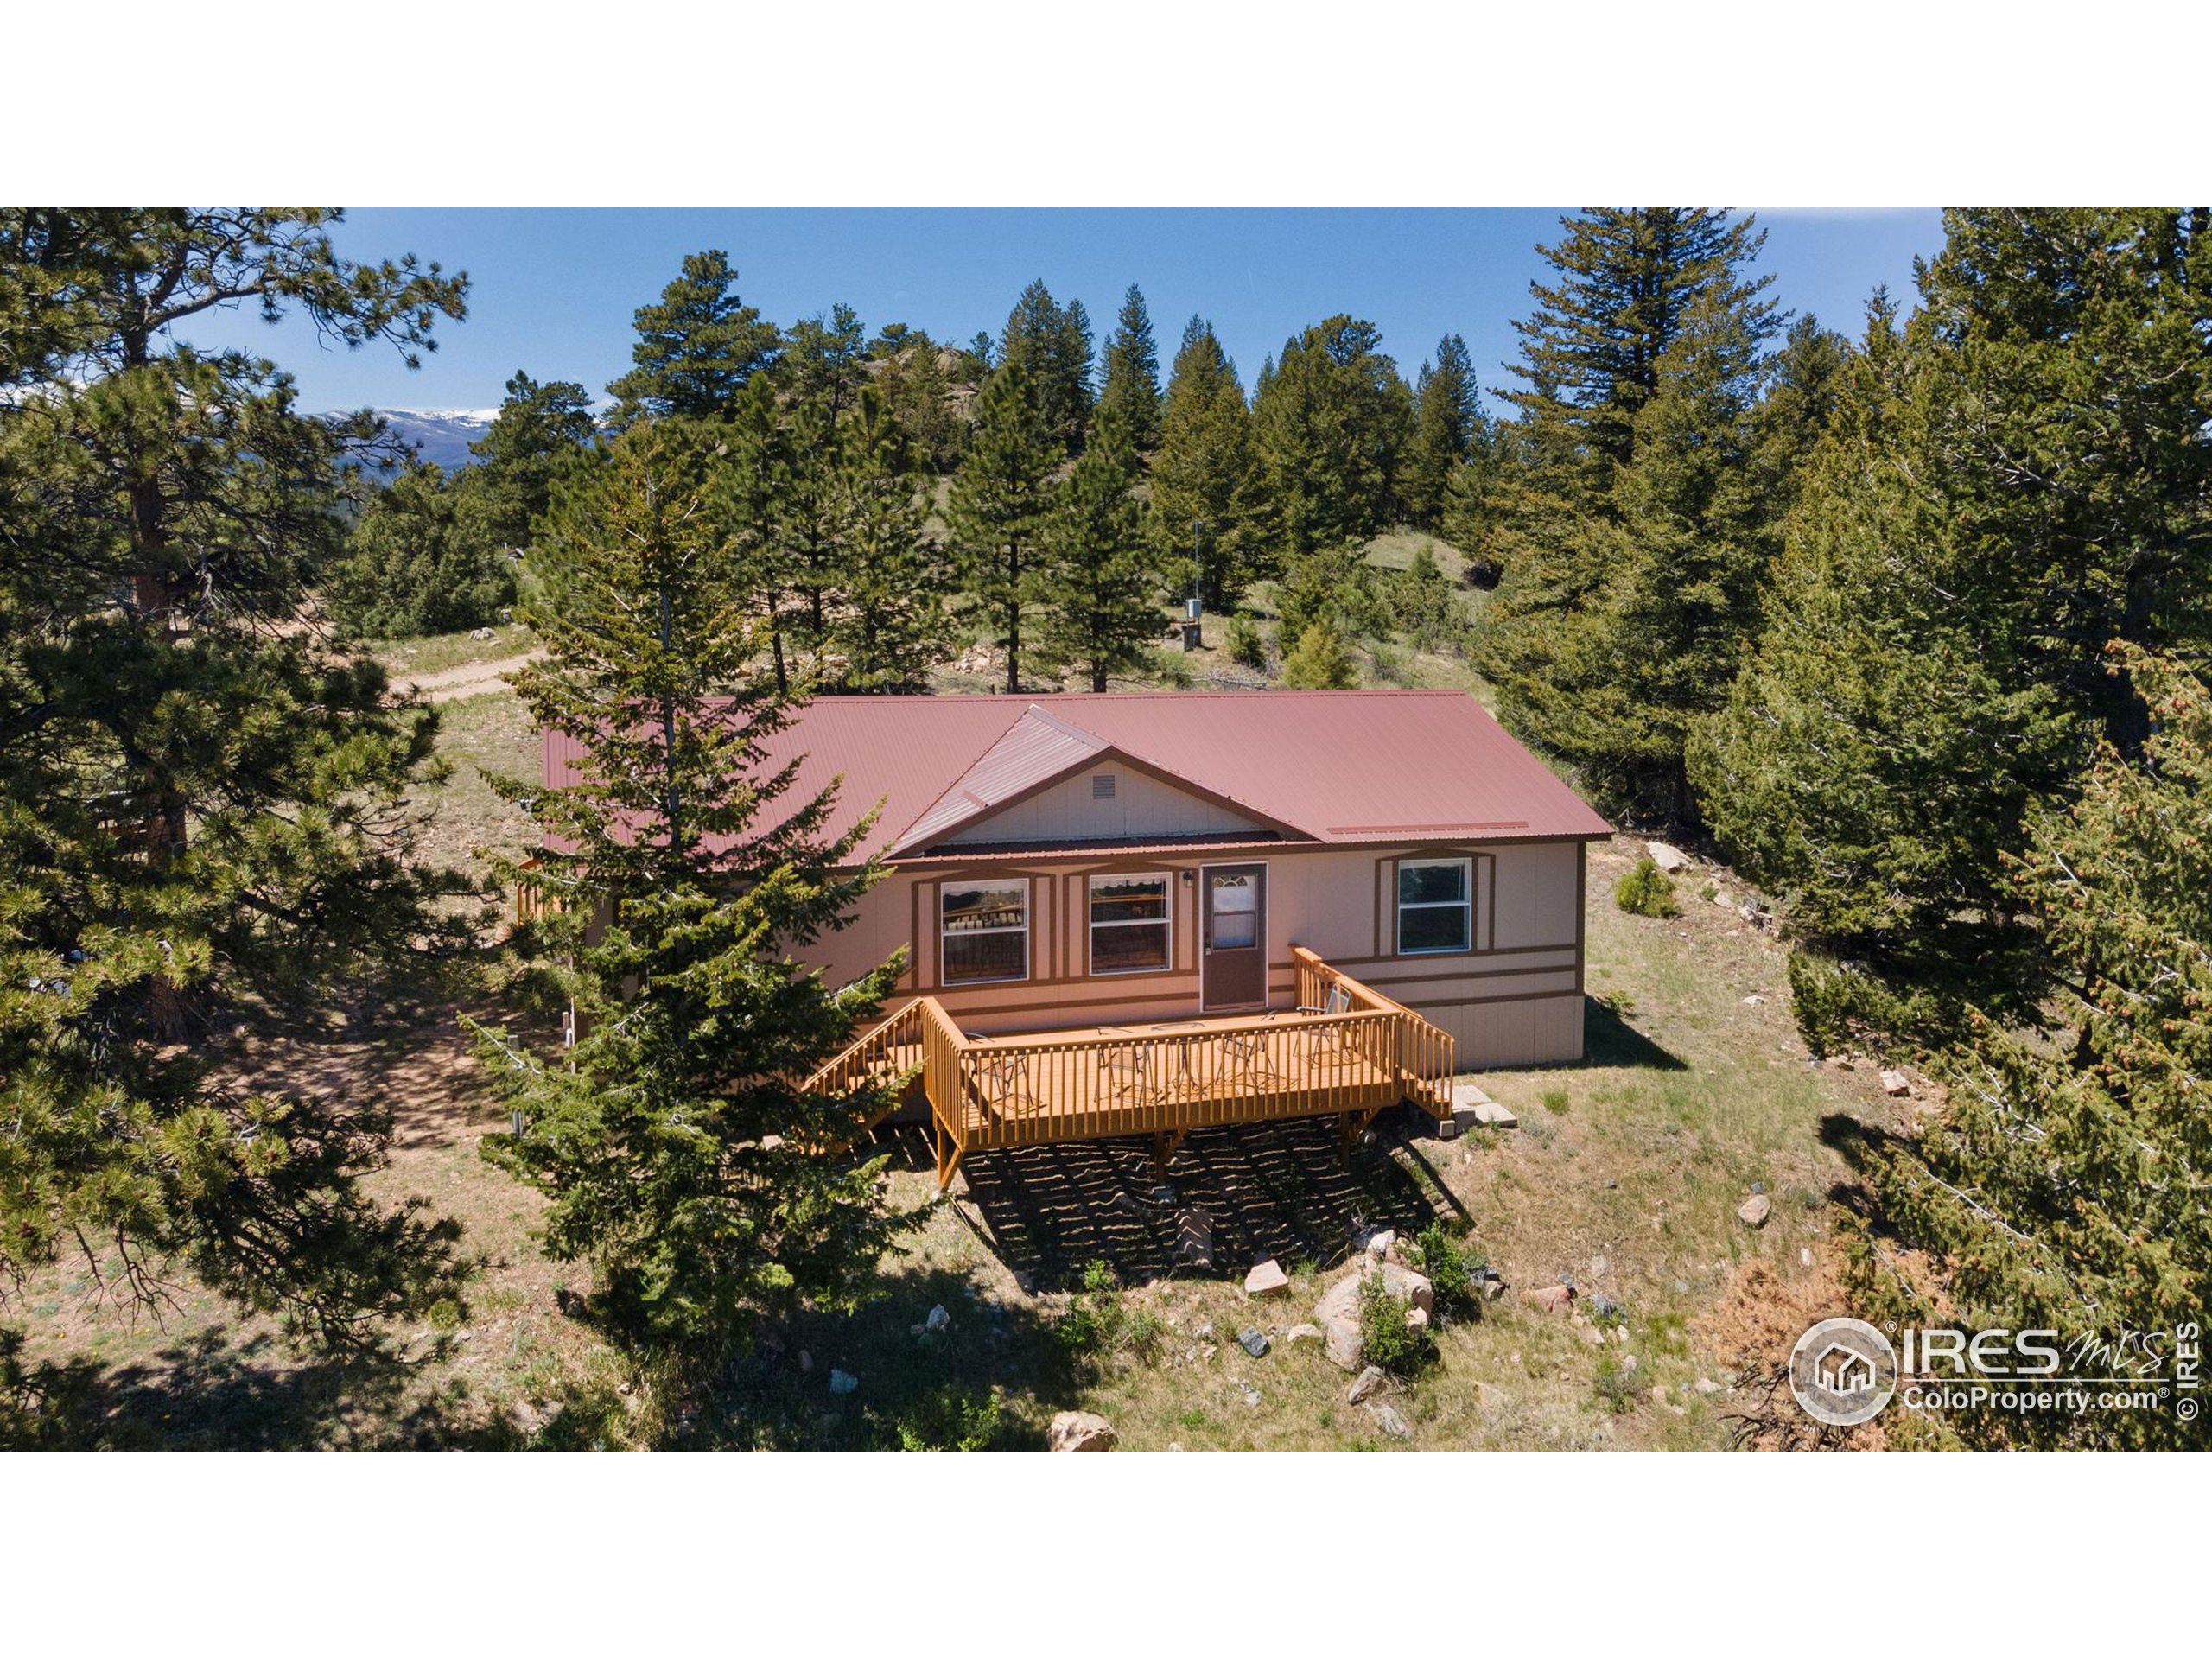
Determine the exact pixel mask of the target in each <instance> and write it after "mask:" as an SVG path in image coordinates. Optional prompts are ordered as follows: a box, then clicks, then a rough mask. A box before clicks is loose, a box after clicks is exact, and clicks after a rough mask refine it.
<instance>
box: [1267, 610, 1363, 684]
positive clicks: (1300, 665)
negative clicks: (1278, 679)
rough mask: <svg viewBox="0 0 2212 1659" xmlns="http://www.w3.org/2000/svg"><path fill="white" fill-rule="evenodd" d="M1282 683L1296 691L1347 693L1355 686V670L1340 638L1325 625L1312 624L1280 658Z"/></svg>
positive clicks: (1348, 647) (1357, 677) (1348, 652)
mask: <svg viewBox="0 0 2212 1659" xmlns="http://www.w3.org/2000/svg"><path fill="white" fill-rule="evenodd" d="M1282 683H1283V684H1284V685H1286V686H1287V687H1289V688H1290V689H1292V690H1298V691H1349V690H1353V689H1354V688H1356V687H1357V685H1358V684H1359V669H1358V666H1357V664H1354V663H1353V661H1352V658H1351V647H1350V646H1348V645H1345V644H1344V636H1343V635H1341V634H1339V633H1338V632H1337V631H1336V629H1335V628H1333V627H1332V626H1330V625H1329V624H1328V623H1326V622H1315V623H1312V624H1310V625H1308V626H1307V627H1306V631H1305V632H1303V633H1301V634H1300V636H1299V639H1298V648H1297V649H1296V650H1294V651H1293V652H1291V653H1290V655H1289V656H1287V657H1286V658H1283V664H1282Z"/></svg>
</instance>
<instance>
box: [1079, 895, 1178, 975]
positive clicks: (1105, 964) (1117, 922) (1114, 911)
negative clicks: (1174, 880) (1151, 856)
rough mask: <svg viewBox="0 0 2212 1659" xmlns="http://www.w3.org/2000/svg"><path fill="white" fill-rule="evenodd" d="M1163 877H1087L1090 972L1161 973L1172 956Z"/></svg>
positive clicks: (1171, 960)
mask: <svg viewBox="0 0 2212 1659" xmlns="http://www.w3.org/2000/svg"><path fill="white" fill-rule="evenodd" d="M1167 891H1168V889H1167V878H1166V876H1164V875H1094V876H1092V877H1091V878H1090V971H1091V972H1092V973H1094V974H1164V973H1166V971H1167V968H1168V964H1169V963H1171V962H1173V960H1174V958H1173V956H1172V955H1170V941H1169V937H1168V934H1169V922H1168V904H1167Z"/></svg>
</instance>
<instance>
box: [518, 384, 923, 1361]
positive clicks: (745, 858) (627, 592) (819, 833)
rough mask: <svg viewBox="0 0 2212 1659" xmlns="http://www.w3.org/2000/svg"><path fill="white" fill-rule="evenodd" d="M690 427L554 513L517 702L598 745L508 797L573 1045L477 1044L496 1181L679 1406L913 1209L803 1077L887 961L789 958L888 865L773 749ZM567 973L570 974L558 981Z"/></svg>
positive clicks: (760, 683)
mask: <svg viewBox="0 0 2212 1659" xmlns="http://www.w3.org/2000/svg"><path fill="white" fill-rule="evenodd" d="M713 465H714V458H713V456H712V454H711V452H710V451H708V450H707V449H706V448H705V447H704V445H703V444H702V442H701V435H700V433H699V432H698V430H697V429H692V428H687V427H685V426H683V425H682V424H677V425H675V426H659V425H643V426H639V427H638V428H635V429H632V430H631V431H629V432H627V433H626V434H625V435H623V436H622V437H621V438H620V440H619V441H618V442H616V443H615V445H614V446H613V453H612V454H611V455H610V456H609V458H608V461H607V464H606V465H605V466H603V467H599V468H596V469H594V471H593V472H592V473H591V474H587V475H586V476H585V477H584V478H583V479H582V480H581V481H580V482H579V484H578V485H577V486H575V487H573V488H571V489H570V490H569V491H568V492H566V493H564V495H563V499H562V501H561V503H560V504H559V505H558V506H557V507H556V512H555V517H556V521H557V524H558V537H557V540H558V543H559V544H560V545H561V546H563V548H565V549H566V550H567V557H566V559H565V562H564V563H563V567H562V569H561V572H560V574H561V576H562V578H563V580H562V582H561V583H560V584H559V586H558V587H557V588H555V587H554V586H553V585H552V584H550V583H549V584H547V585H546V588H545V589H544V591H546V592H547V593H549V594H557V597H556V598H554V599H552V600H550V601H548V602H547V603H545V604H543V605H541V606H537V607H533V608H532V609H531V612H530V613H529V620H530V621H531V624H532V626H535V627H536V628H537V631H538V632H539V633H540V635H541V637H543V639H544V640H545V642H546V652H547V654H546V657H545V658H544V659H543V661H542V662H541V663H539V664H536V665H534V666H533V667H531V669H530V670H528V671H525V672H524V673H523V674H522V675H520V676H518V678H517V682H516V690H517V693H518V696H520V697H521V698H522V700H523V702H524V704H525V705H526V706H527V707H528V708H529V709H530V710H531V714H532V715H534V716H535V718H536V719H537V721H538V722H539V723H540V724H541V725H543V726H544V727H545V728H548V729H549V730H553V731H559V732H565V733H568V734H570V735H572V736H573V737H574V738H575V740H576V741H577V742H578V743H579V744H581V745H582V749H583V752H584V756H585V764H584V765H583V766H582V768H581V771H580V774H579V779H578V781H577V782H575V784H573V785H569V786H567V787H564V788H560V789H556V790H550V791H549V790H543V789H541V788H540V787H539V786H538V785H537V783H536V781H535V780H529V779H510V780H505V781H504V782H503V783H502V784H501V785H500V787H501V788H502V791H503V792H505V794H507V795H508V796H509V797H510V798H513V799H516V800H524V799H527V800H529V801H530V802H531V811H532V813H533V815H534V816H535V817H536V818H537V821H538V822H539V823H542V824H543V826H544V827H545V829H546V831H547V835H548V842H547V845H546V847H545V849H544V850H543V852H542V853H541V854H540V855H539V861H540V863H539V868H538V869H537V871H535V872H533V875H534V879H536V880H539V881H541V882H543V884H544V885H545V886H546V887H548V888H549V889H550V891H551V892H552V893H555V894H556V895H557V896H558V897H559V899H561V901H562V905H563V908H562V909H561V910H560V911H559V912H557V913H556V914H555V915H553V916H552V917H551V918H549V919H548V920H547V921H546V922H545V923H544V924H543V925H542V927H543V936H542V938H538V939H537V940H535V941H533V943H534V944H537V945H538V946H540V947H542V948H543V950H544V951H545V952H546V953H547V954H546V956H545V957H544V958H543V961H545V962H546V963H548V964H549V966H548V968H547V969H546V971H548V972H549V973H550V975H551V976H552V977H553V979H554V981H555V982H556V984H557V987H558V988H559V989H560V990H561V991H563V992H564V993H566V995H568V996H569V998H570V999H571V1000H572V1003H573V1007H574V1009H575V1015H576V1028H577V1031H578V1033H580V1034H579V1035H578V1037H577V1039H576V1041H575V1046H574V1047H573V1048H572V1049H570V1050H569V1051H568V1052H566V1053H565V1054H564V1053H563V1052H561V1051H560V1050H559V1049H557V1048H554V1049H550V1050H547V1049H543V1048H541V1047H538V1046H534V1045H532V1044H531V1043H529V1042H527V1041H525V1040H524V1039H523V1038H521V1037H519V1036H518V1034H516V1033H514V1032H512V1031H510V1030H499V1029H481V1028H480V1046H481V1049H482V1052H483V1053H484V1056H485V1058H486V1063H487V1064H488V1065H491V1066H492V1067H493V1068H494V1070H495V1071H497V1073H498V1074H499V1076H500V1077H502V1078H503V1079H504V1080H505V1084H506V1086H507V1088H508V1090H509V1091H510V1092H511V1094H512V1099H513V1102H514V1104H515V1107H516V1109H518V1111H519V1112H520V1113H521V1115H522V1123H523V1127H522V1129H521V1132H520V1133H519V1134H518V1135H499V1136H493V1137H490V1138H488V1139H487V1141H486V1153H487V1155H489V1156H490V1157H491V1158H492V1159H493V1161H495V1162H497V1163H499V1165H501V1166H503V1167H505V1168H507V1169H509V1170H511V1171H512V1172H513V1173H516V1174H517V1175H518V1176H520V1177H521V1178H522V1179H524V1180H526V1181H528V1182H530V1183H531V1185H534V1186H537V1188H538V1189H539V1190H541V1191H542V1192H544V1193H545V1194H546V1195H547V1196H548V1198H550V1200H551V1203H550V1207H549V1208H548V1210H547V1211H546V1215H545V1237H546V1243H547V1247H548V1249H550V1251H551V1253H552V1254H553V1255H555V1256H556V1259H560V1260H563V1261H585V1262H589V1263H590V1264H591V1266H592V1268H593V1271H594V1278H595V1281H596V1289H595V1293H594V1298H593V1309H592V1311H593V1314H594V1319H595V1320H596V1321H597V1322H598V1323H599V1324H600V1325H601V1327H602V1328H603V1329H604V1330H606V1331H607V1333H608V1334H609V1335H610V1336H611V1337H612V1338H613V1339H614V1340H616V1341H617V1342H618V1343H619V1344H621V1345H622V1346H623V1347H624V1348H625V1350H626V1351H627V1352H629V1353H630V1354H631V1355H632V1356H633V1357H635V1358H636V1359H637V1360H638V1361H639V1363H640V1364H641V1365H642V1366H643V1367H644V1368H645V1369H646V1370H647V1371H648V1373H649V1374H650V1375H652V1376H656V1377H657V1378H658V1379H660V1380H662V1381H664V1382H665V1383H668V1384H669V1385H671V1389H672V1390H673V1391H674V1392H676V1393H677V1394H678V1395H682V1394H685V1393H688V1392H689V1391H690V1390H691V1389H696V1388H698V1387H701V1386H702V1385H703V1384H705V1383H708V1382H709V1380H710V1379H711V1378H712V1377H713V1376H714V1375H715V1371H716V1370H717V1369H718V1367H719V1365H720V1363H721V1362H722V1361H724V1360H725V1359H726V1358H727V1357H728V1356H729V1355H731V1354H733V1353H736V1352H740V1351H743V1350H744V1349H745V1347H746V1346H747V1344H748V1342H749V1340H750V1334H751V1331H752V1328H753V1320H754V1319H756V1318H760V1317H764V1316H765V1317H768V1318H782V1317H787V1316H788V1315H789V1314H791V1313H793V1312H794V1311H796V1310H797V1309H798V1308H799V1307H801V1306H809V1305H812V1306H825V1307H849V1306H852V1305H853V1304H854V1303H855V1302H856V1301H857V1300H860V1299H861V1298H862V1297H863V1296H865V1295H866V1294H868V1290H869V1289H870V1287H871V1286H872V1283H873V1276H874V1268H875V1266H876V1263H877V1262H878V1260H879V1259H880V1256H881V1255H882V1254H883V1253H884V1251H885V1250H886V1249H888V1248H889V1247H890V1244H891V1242H892V1239H893V1236H894V1234H895V1232H896V1231H897V1230H898V1229H899V1226H900V1225H901V1224H902V1221H903V1219H904V1218H902V1217H899V1216H896V1215H894V1214H893V1213H892V1212H891V1211H889V1210H887V1208H886V1206H885V1205H884V1203H883V1201H882V1198H881V1196H880V1189H879V1181H880V1174H881V1171H882V1167H883V1160H881V1159H875V1160H868V1161H864V1162H856V1161H853V1160H849V1159H847V1158H844V1157H842V1156H837V1155H833V1148H835V1147H840V1146H842V1144H843V1143H844V1142H845V1141H848V1140H849V1129H848V1128H847V1127H846V1126H847V1124H848V1123H849V1118H848V1116H847V1115H846V1114H847V1111H848V1110H849V1109H848V1108H847V1107H846V1106H844V1105H842V1104H840V1103H824V1102H823V1101H820V1100H817V1099H815V1098H812V1097H810V1096H805V1095H804V1094H802V1093H801V1092H800V1091H799V1090H798V1086H797V1084H796V1083H795V1081H794V1079H795V1078H797V1077H803V1076H804V1075H805V1074H806V1072H807V1071H809V1070H810V1068H811V1067H812V1066H813V1065H816V1064H817V1062H818V1061H819V1060H821V1059H823V1058H827V1057H828V1056H829V1054H831V1053H832V1052H835V1051H836V1049H837V1047H838V1046H841V1045H842V1043H844V1042H845V1041H846V1040H847V1039H849V1036H850V1034H851V1033H852V1031H853V1029H854V1027H855V1024H856V1023H857V1022H859V1021H861V1020H866V1019H867V1018H868V1017H869V1016H870V1014H872V1013H873V1011H874V1008H875V1007H876V1006H877V1004H878V1003H879V1002H880V1000H881V998H882V996H883V995H884V994H885V993H886V992H887V991H888V990H889V989H890V988H891V986H892V984H893V982H894V981H895V979H896V977H897V975H898V973H899V967H900V964H899V962H897V961H893V962H892V963H887V964H885V965H884V966H883V967H882V968H881V969H878V970H876V971H874V972H873V973H870V974H868V975H865V976H862V977H861V979H860V980H858V981H857V982H855V983H854V984H853V985H850V986H849V987H845V988H842V989H833V988H829V987H828V986H826V985H824V984H823V982H822V981H821V979H820V977H819V976H818V974H817V972H816V971H815V970H814V969H809V968H805V967H803V966H801V965H799V964H798V963H794V962H793V961H791V958H790V957H789V955H788V952H790V951H791V950H794V949H796V948H798V947H799V946H801V945H804V944H807V943H809V942H810V941H812V940H814V939H816V938H819V937H820V936H821V935H822V934H823V933H825V932H827V931H831V930H834V929H836V928H839V927H842V926H843V925H845V922H846V920H847V918H848V916H849V912H850V910H851V908H852V906H853V904H854V903H855V900H857V899H859V897H860V896H861V894H862V893H865V892H866V891H867V890H868V888H869V887H871V886H873V885H874V883H875V882H876V881H877V880H880V879H881V875H882V874H883V873H882V870H881V868H880V867H879V866H877V865H876V864H874V862H873V861H868V860H867V859H865V858H863V857H862V856H861V852H860V848H861V842H862V840H863V838H864V836H865V835H866V833H867V826H866V825H865V824H863V825H861V826H860V827H856V828H855V829H852V830H849V831H848V832H846V833H845V834H843V835H842V836H826V835H825V834H824V831H823V824H824V823H825V821H826V819H827V817H828V814H829V810H830V807H831V804H832V801H833V798H834V789H832V790H829V791H823V793H821V794H819V795H816V796H814V797H812V798H798V796H796V795H795V793H794V791H793V779H794V774H795V766H793V765H786V766H770V765H768V764H767V763H766V761H765V760H763V757H762V753H761V746H762V744H763V743H764V742H766V741H767V740H768V739H770V738H771V737H772V735H773V734H775V733H776V732H778V731H779V730H780V729H782V728H784V727H785V725H786V724H787V723H788V722H789V721H790V720H791V717H792V715H793V713H794V712H795V709H796V707H797V705H796V703H795V702H794V700H793V699H792V698H791V696H788V695H787V694H785V692H783V691H782V690H779V689H778V687H777V686H776V685H775V683H773V681H772V680H768V679H764V678H763V677H762V676H761V675H760V671H759V669H758V666H757V664H758V662H759V658H760V650H761V647H762V645H764V643H765V640H764V639H763V633H764V623H763V620H762V619H761V617H760V614H759V613H758V611H757V609H756V608H755V606H754V603H753V595H754V594H756V593H757V591H758V590H759V588H760V577H759V576H758V575H755V574H753V573H749V572H747V570H745V569H743V568H742V564H741V561H740V560H738V559H736V558H734V557H733V556H732V554H731V551H730V543H729V542H728V538H727V537H725V536H724V535H723V534H722V533H721V527H720V525H719V524H718V523H717V519H716V514H715V512H714V510H713V507H712V505H711V503H710V501H709V480H708V474H709V471H710V470H711V468H712V467H713ZM562 964H565V965H562Z"/></svg>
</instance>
